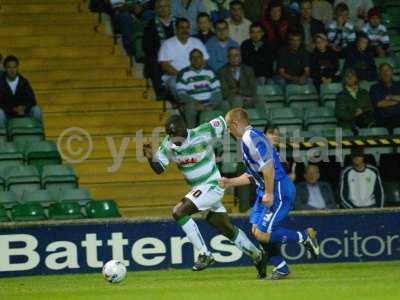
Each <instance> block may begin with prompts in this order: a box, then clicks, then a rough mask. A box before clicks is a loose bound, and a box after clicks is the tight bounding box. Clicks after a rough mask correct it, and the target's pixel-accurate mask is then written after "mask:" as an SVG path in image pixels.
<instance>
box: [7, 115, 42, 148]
mask: <svg viewBox="0 0 400 300" xmlns="http://www.w3.org/2000/svg"><path fill="white" fill-rule="evenodd" d="M7 128H8V138H9V140H12V141H14V142H25V143H30V142H36V141H41V140H43V139H44V131H43V126H42V124H41V123H40V122H39V121H38V120H36V119H34V118H13V119H11V120H10V121H8V125H7Z"/></svg>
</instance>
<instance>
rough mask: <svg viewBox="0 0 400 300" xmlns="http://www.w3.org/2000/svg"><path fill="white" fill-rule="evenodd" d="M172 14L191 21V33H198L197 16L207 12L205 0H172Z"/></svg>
mask: <svg viewBox="0 0 400 300" xmlns="http://www.w3.org/2000/svg"><path fill="white" fill-rule="evenodd" d="M171 4H172V6H171V7H172V15H173V16H174V17H175V18H184V19H187V20H188V21H189V22H190V28H191V35H194V34H197V16H198V15H199V14H200V13H202V12H206V8H205V7H204V4H203V0H190V1H189V0H171Z"/></svg>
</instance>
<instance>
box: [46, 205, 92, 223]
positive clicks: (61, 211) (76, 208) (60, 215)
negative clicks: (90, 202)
mask: <svg viewBox="0 0 400 300" xmlns="http://www.w3.org/2000/svg"><path fill="white" fill-rule="evenodd" d="M49 218H50V219H52V220H71V219H84V218H85V216H84V215H83V214H82V212H81V207H80V205H79V203H77V202H70V201H69V202H56V203H53V204H51V205H50V208H49Z"/></svg>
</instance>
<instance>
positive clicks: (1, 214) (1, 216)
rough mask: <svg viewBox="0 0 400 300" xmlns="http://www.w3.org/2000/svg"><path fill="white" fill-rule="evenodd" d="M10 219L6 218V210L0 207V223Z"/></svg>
mask: <svg viewBox="0 0 400 300" xmlns="http://www.w3.org/2000/svg"><path fill="white" fill-rule="evenodd" d="M8 221H10V219H9V218H8V215H7V211H6V209H5V208H4V207H3V206H2V205H0V222H8Z"/></svg>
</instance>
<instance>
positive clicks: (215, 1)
mask: <svg viewBox="0 0 400 300" xmlns="http://www.w3.org/2000/svg"><path fill="white" fill-rule="evenodd" d="M203 2H204V6H205V8H206V11H207V13H208V14H209V15H210V17H211V21H212V22H213V23H216V22H217V21H219V20H226V19H228V18H229V2H230V1H229V0H203Z"/></svg>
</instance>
